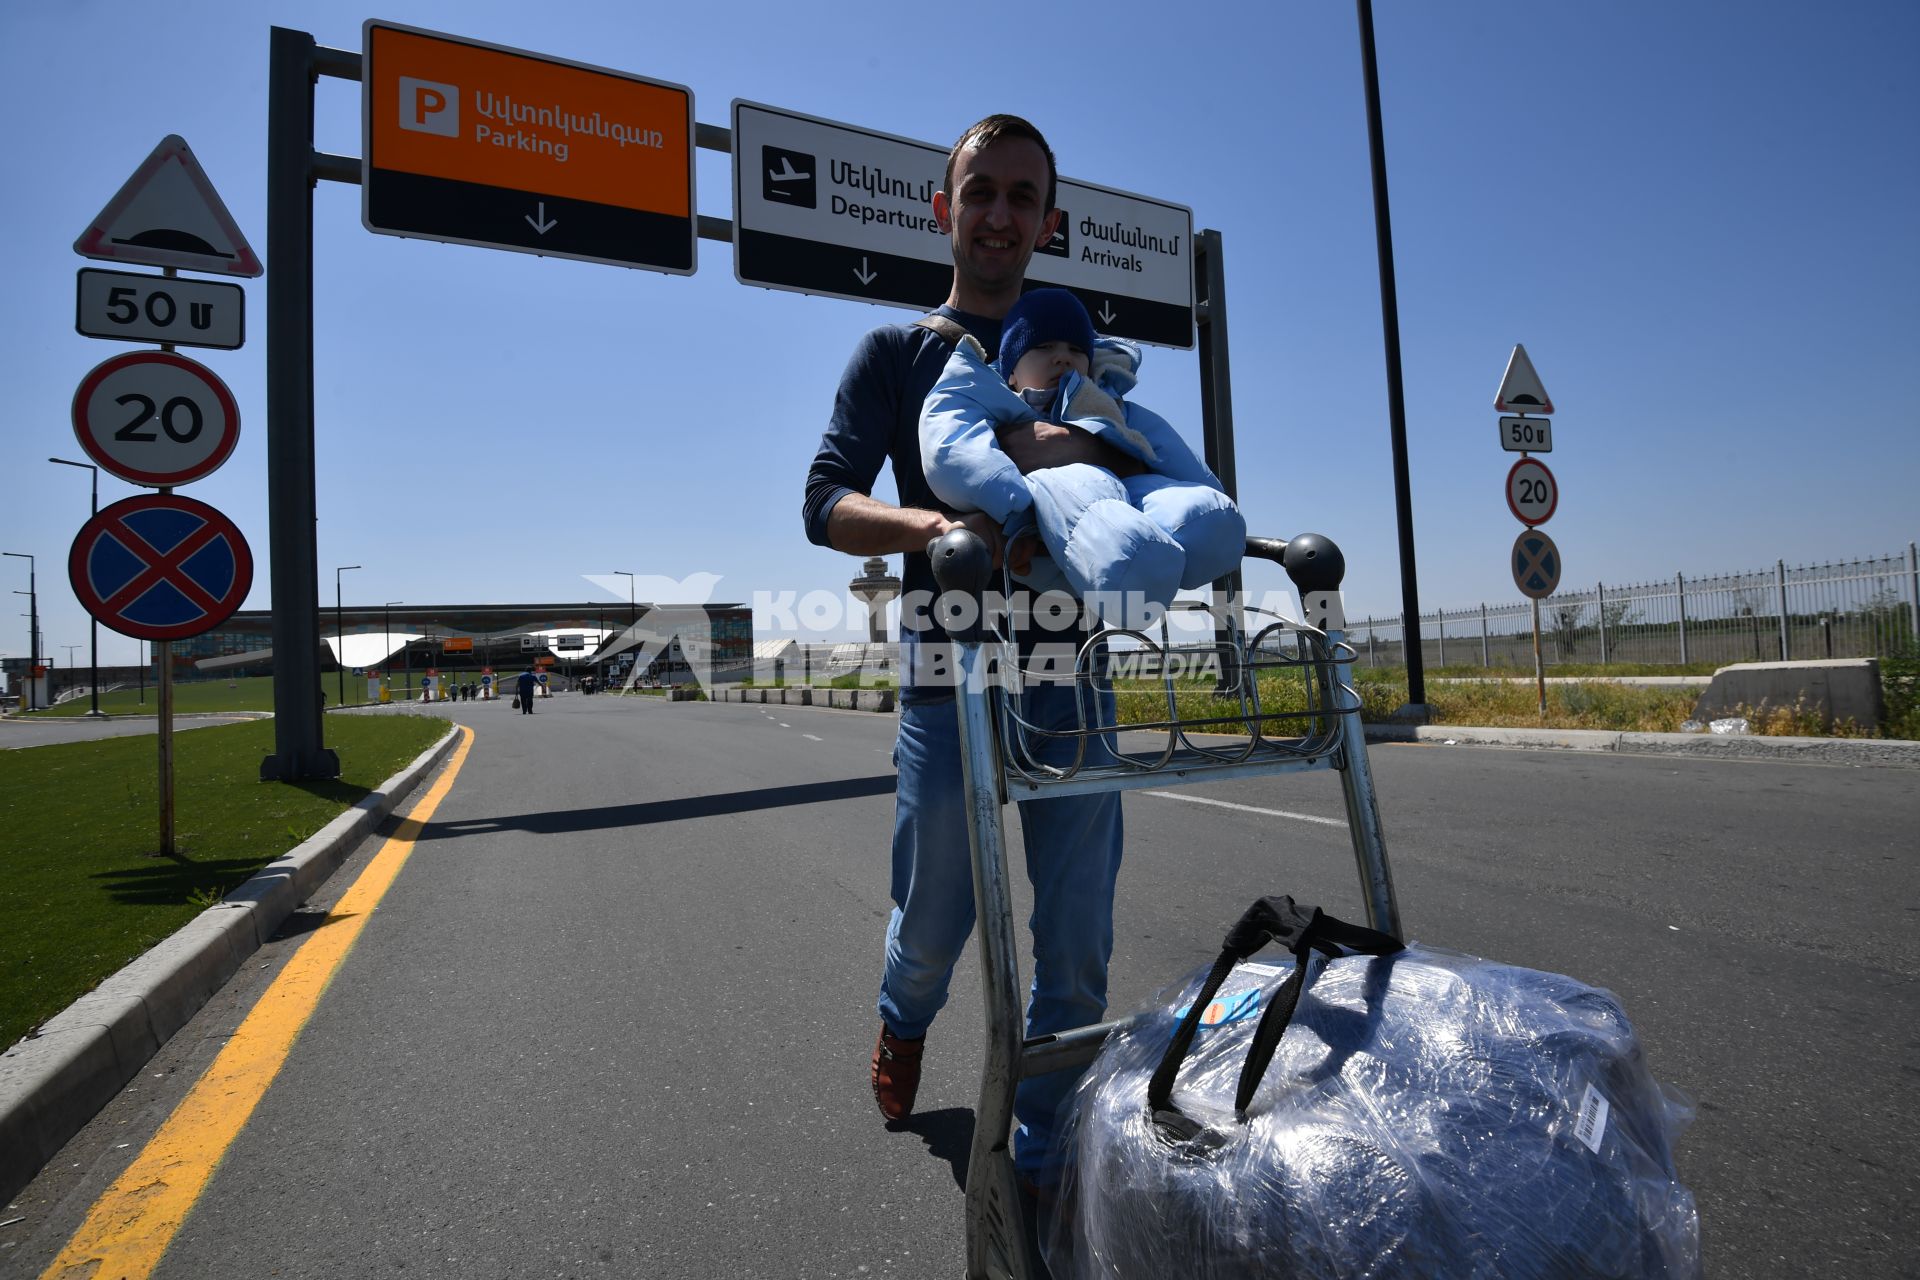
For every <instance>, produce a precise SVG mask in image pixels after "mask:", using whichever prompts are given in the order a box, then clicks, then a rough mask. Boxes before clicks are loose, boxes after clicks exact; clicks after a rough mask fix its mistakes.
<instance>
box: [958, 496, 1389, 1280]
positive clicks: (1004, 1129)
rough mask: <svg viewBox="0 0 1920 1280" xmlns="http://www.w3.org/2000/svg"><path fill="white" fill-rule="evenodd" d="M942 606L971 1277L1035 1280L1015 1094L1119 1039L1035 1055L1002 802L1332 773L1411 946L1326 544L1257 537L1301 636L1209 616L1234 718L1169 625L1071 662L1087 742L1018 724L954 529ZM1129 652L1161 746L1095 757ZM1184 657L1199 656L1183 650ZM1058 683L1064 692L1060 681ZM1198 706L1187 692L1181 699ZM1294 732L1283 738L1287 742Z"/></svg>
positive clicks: (1293, 629)
mask: <svg viewBox="0 0 1920 1280" xmlns="http://www.w3.org/2000/svg"><path fill="white" fill-rule="evenodd" d="M927 550H928V554H929V555H930V556H931V557H932V559H933V568H934V577H935V580H936V581H937V582H938V583H939V586H940V590H941V595H940V598H939V600H938V602H937V605H936V608H937V610H938V615H939V617H940V620H941V622H942V624H943V625H944V626H945V628H946V631H947V633H948V635H949V636H950V637H951V638H952V640H953V667H954V678H955V680H956V682H957V686H958V687H957V690H956V692H957V694H958V696H957V698H956V704H957V707H958V718H959V731H960V756H961V772H962V783H963V785H964V787H965V788H966V795H967V836H968V841H969V844H970V847H971V850H972V854H973V891H974V902H975V906H976V908H977V910H976V912H975V914H976V917H977V925H976V928H977V929H978V933H979V942H980V963H981V970H982V987H983V989H984V993H985V997H986V1040H987V1042H986V1052H985V1059H984V1063H983V1065H982V1071H981V1081H980V1102H979V1106H978V1108H977V1109H976V1111H975V1116H974V1130H973V1148H972V1154H971V1157H970V1159H969V1162H968V1166H967V1190H966V1199H967V1209H966V1215H967V1276H968V1277H969V1280H1033V1277H1034V1275H1035V1272H1034V1270H1033V1266H1032V1264H1031V1261H1030V1259H1029V1255H1028V1251H1027V1234H1026V1231H1025V1223H1024V1214H1025V1209H1024V1208H1023V1206H1022V1203H1021V1197H1020V1193H1019V1189H1018V1187H1017V1185H1016V1183H1015V1180H1014V1172H1013V1158H1012V1152H1011V1149H1010V1142H1011V1131H1012V1125H1013V1098H1014V1090H1015V1087H1016V1086H1017V1085H1018V1083H1019V1081H1020V1080H1021V1079H1022V1078H1023V1077H1025V1076H1030V1075H1039V1074H1043V1073H1045V1072H1048V1071H1058V1070H1064V1069H1068V1068H1073V1067H1078V1066H1081V1065H1084V1064H1086V1063H1088V1062H1091V1061H1092V1060H1093V1058H1094V1057H1095V1056H1096V1055H1097V1054H1098V1053H1099V1051H1100V1047H1101V1045H1102V1044H1104V1043H1105V1042H1106V1038H1107V1036H1108V1035H1109V1034H1110V1033H1111V1032H1113V1031H1115V1030H1116V1029H1119V1028H1121V1027H1123V1026H1124V1025H1126V1024H1125V1023H1124V1021H1114V1022H1104V1023H1100V1024H1097V1025H1095V1026H1090V1027H1082V1028H1079V1029H1078V1030H1074V1031H1069V1032H1064V1033H1061V1034H1058V1035H1050V1036H1042V1037H1039V1038H1037V1039H1034V1040H1027V1039H1025V1038H1024V1036H1023V1031H1024V1016H1023V1002H1022V1000H1021V992H1020V963H1019V956H1018V952H1017V949H1016V948H1017V939H1016V936H1015V928H1014V921H1013V898H1012V893H1011V889H1010V886H1009V882H1008V879H1007V858H1006V833H1005V829H1004V827H1003V824H1002V816H1003V815H1002V810H1003V808H1004V806H1005V805H1006V803H1007V801H1008V800H1009V799H1010V798H1011V799H1015V800H1027V799H1038V798H1042V797H1045V796H1065V795H1084V794H1088V793H1092V792H1104V791H1123V790H1133V789H1136V788H1140V787H1147V786H1154V787H1166V786H1178V785H1182V784H1185V783H1193V782H1205V781H1211V780H1216V779H1224V778H1244V777H1257V776H1263V775H1267V774H1278V773H1296V772H1302V771H1307V770H1313V769H1337V770H1339V771H1340V774H1341V779H1342V788H1343V791H1344V793H1345V797H1346V808H1347V825H1348V828H1349V831H1350V834H1351V836H1352V839H1353V853H1354V860H1355V862H1356V864H1357V866H1358V870H1359V874H1360V886H1361V892H1362V894H1363V896H1364V898H1365V901H1366V912H1367V923H1368V924H1369V925H1371V926H1372V927H1373V928H1375V929H1378V930H1381V931H1382V932H1385V933H1389V934H1392V935H1393V936H1394V937H1396V938H1397V937H1401V936H1402V934H1401V929H1400V916H1399V910H1398V908H1397V906H1396V905H1395V902H1394V894H1393V877H1392V873H1391V871H1390V870H1389V868H1388V865H1387V851H1386V841H1385V838H1384V836H1383V834H1382V831H1381V827H1380V814H1379V809H1378V807H1377V805H1376V804H1375V801H1374V790H1373V775H1372V772H1371V771H1370V769H1369V768H1368V764H1367V749H1366V741H1365V738H1364V736H1363V731H1362V726H1361V721H1360V697H1359V694H1358V693H1357V692H1356V690H1355V689H1354V685H1353V659H1354V653H1353V650H1352V649H1351V648H1350V647H1348V645H1347V644H1346V642H1345V640H1344V638H1343V631H1344V628H1345V619H1344V618H1343V617H1342V616H1341V608H1340V595H1339V588H1340V582H1341V578H1342V577H1343V576H1344V572H1345V565H1344V558H1343V557H1342V556H1341V554H1340V551H1339V548H1338V547H1336V546H1334V544H1333V543H1332V542H1331V541H1329V540H1328V539H1326V538H1323V537H1320V536H1319V535H1316V534H1302V535H1300V536H1298V537H1295V538H1293V539H1290V540H1287V541H1281V540H1278V539H1271V538H1249V539H1247V555H1248V556H1250V557H1258V558H1261V559H1267V560H1272V561H1274V562H1276V563H1278V564H1280V565H1281V566H1282V567H1283V568H1284V569H1285V570H1286V572H1287V576H1288V577H1289V578H1290V579H1291V580H1292V581H1293V584H1294V587H1295V589H1296V590H1297V591H1298V592H1299V594H1300V600H1301V605H1302V609H1303V611H1304V612H1305V614H1306V616H1307V621H1306V622H1304V623H1303V622H1295V621H1289V620H1286V619H1283V618H1280V617H1278V616H1277V615H1266V617H1269V618H1271V621H1270V622H1265V623H1263V624H1262V625H1258V626H1255V627H1254V628H1253V629H1252V634H1251V635H1249V627H1248V621H1247V618H1246V616H1245V614H1246V613H1252V614H1255V615H1258V612H1259V611H1257V610H1249V611H1245V612H1244V613H1243V611H1242V610H1241V609H1240V608H1238V607H1237V606H1235V607H1228V608H1225V609H1213V608H1209V607H1208V606H1198V607H1199V608H1202V609H1206V610H1207V612H1209V613H1211V614H1213V621H1214V627H1215V639H1214V642H1213V644H1212V645H1210V646H1200V648H1199V652H1201V653H1204V654H1207V655H1210V656H1211V658H1212V660H1213V661H1212V664H1211V665H1212V666H1213V667H1214V668H1215V669H1216V670H1217V684H1216V686H1215V689H1214V694H1215V696H1216V697H1224V698H1225V699H1227V700H1228V702H1229V704H1230V705H1232V706H1233V707H1235V708H1236V709H1235V710H1233V711H1232V712H1231V713H1230V714H1219V713H1218V712H1217V708H1216V713H1215V714H1211V715H1206V716H1200V717H1192V718H1186V719H1183V718H1182V717H1181V716H1180V714H1179V698H1180V697H1181V696H1185V694H1183V692H1182V691H1181V690H1179V689H1178V688H1177V686H1176V684H1175V674H1174V665H1175V664H1174V663H1172V662H1170V661H1169V660H1168V659H1169V656H1170V654H1172V652H1173V647H1172V644H1171V632H1170V631H1169V629H1168V627H1167V623H1166V621H1165V620H1164V619H1163V620H1162V622H1161V623H1160V626H1159V632H1160V636H1161V640H1159V641H1156V640H1155V639H1154V638H1153V636H1151V635H1149V634H1147V633H1144V632H1140V631H1126V630H1118V629H1106V630H1101V631H1097V632H1095V633H1093V634H1092V635H1090V636H1089V637H1088V638H1087V639H1085V640H1084V641H1083V642H1082V643H1080V645H1079V646H1078V651H1077V657H1076V661H1075V666H1074V670H1073V672H1072V673H1071V674H1070V677H1069V678H1071V679H1072V680H1073V681H1074V682H1075V685H1076V691H1077V695H1078V696H1076V699H1075V701H1076V703H1077V705H1078V706H1079V707H1080V716H1079V722H1078V724H1077V726H1076V727H1074V728H1072V729H1068V730H1065V731H1061V730H1059V729H1058V728H1054V729H1051V730H1042V729H1040V728H1039V727H1037V726H1034V725H1031V724H1028V723H1027V722H1026V721H1025V720H1023V719H1022V717H1021V713H1020V710H1019V700H1018V698H1017V697H1010V696H1008V695H1009V693H1010V691H1017V690H1018V689H1019V688H1020V687H1021V685H1022V684H1023V683H1024V680H1025V675H1026V673H1025V672H1023V671H1022V669H1021V665H1020V660H1019V656H1018V652H1017V650H1016V649H1015V648H1014V646H1013V645H1012V643H1011V641H1010V637H1009V635H1008V629H1007V627H1006V625H1005V624H1004V620H1001V619H996V618H995V617H994V616H993V615H992V613H991V611H990V610H989V608H988V607H987V602H988V596H987V593H988V590H989V588H990V587H992V586H993V585H995V584H996V582H998V583H999V584H1000V585H1001V586H1003V587H1005V586H1009V585H1010V584H1008V583H1007V582H1006V580H1005V579H1004V578H1000V577H997V576H996V574H995V572H994V567H993V563H992V555H991V552H989V551H988V549H987V546H986V544H985V543H984V542H982V541H981V540H980V539H979V538H977V537H975V536H974V535H973V534H971V533H968V532H966V531H964V530H955V531H953V532H952V533H949V534H947V535H945V536H943V537H941V538H938V539H936V540H935V541H934V542H933V543H932V544H931V545H929V547H928V549H927ZM1119 636H1128V637H1131V638H1132V639H1133V640H1134V641H1135V642H1136V643H1137V644H1138V645H1140V646H1141V648H1140V650H1138V652H1144V653H1146V654H1147V655H1149V657H1150V658H1151V659H1152V665H1153V666H1154V668H1155V671H1156V673H1157V675H1158V677H1159V680H1160V683H1161V685H1162V687H1163V688H1164V691H1165V696H1166V705H1167V714H1166V716H1165V717H1164V718H1162V719H1159V720H1157V721H1153V722H1150V723H1147V724H1144V725H1138V724H1136V725H1130V726H1127V731H1129V732H1132V731H1135V730H1144V731H1149V732H1154V733H1164V734H1165V735H1166V742H1165V743H1164V745H1161V746H1159V747H1157V748H1155V749H1154V750H1151V751H1148V752H1145V753H1140V754H1130V753H1127V752H1124V751H1115V752H1108V751H1105V750H1104V749H1101V750H1089V744H1096V745H1097V744H1098V742H1099V741H1100V740H1102V739H1104V738H1105V735H1107V734H1110V733H1113V732H1114V731H1115V726H1112V725H1107V724H1103V723H1101V722H1100V720H1099V718H1098V716H1097V715H1095V716H1089V715H1088V709H1089V705H1090V704H1091V705H1093V706H1097V705H1098V703H1097V701H1096V699H1095V697H1094V696H1093V695H1095V694H1096V693H1100V692H1104V691H1106V690H1108V689H1110V688H1111V681H1112V674H1111V661H1112V648H1111V644H1110V642H1111V641H1112V640H1113V639H1115V638H1117V637H1119ZM1181 652H1182V653H1184V654H1188V655H1191V654H1193V653H1194V652H1195V650H1194V649H1193V648H1187V649H1184V650H1182V651H1181ZM1274 671H1278V672H1280V673H1282V675H1284V676H1286V677H1288V678H1290V679H1297V680H1299V681H1300V682H1301V684H1302V686H1303V688H1304V690H1305V707H1306V709H1305V710H1301V711H1291V710H1290V711H1274V710H1268V709H1265V708H1263V706H1262V703H1261V691H1260V687H1259V684H1258V677H1259V676H1260V675H1261V674H1262V673H1263V672H1274ZM1050 678H1055V679H1058V678H1060V676H1059V675H1058V674H1057V673H1056V674H1054V675H1053V676H1051V677H1050ZM1187 692H1188V693H1190V692H1191V691H1187ZM1222 731H1228V732H1229V733H1230V734H1231V736H1232V740H1231V741H1229V742H1227V743H1225V744H1221V743H1218V742H1203V741H1200V740H1199V737H1198V735H1202V734H1206V735H1213V734H1218V733H1221V732H1222ZM1283 731H1284V732H1283ZM1041 739H1044V740H1046V741H1047V742H1049V743H1053V742H1058V741H1059V740H1061V739H1068V740H1078V742H1077V746H1076V747H1075V748H1074V750H1073V759H1072V761H1071V762H1070V763H1068V764H1064V765H1061V764H1053V763H1045V762H1043V761H1042V760H1041V759H1040V755H1039V753H1038V752H1037V751H1036V749H1035V748H1036V746H1037V745H1038V744H1039V741H1040V740H1041Z"/></svg>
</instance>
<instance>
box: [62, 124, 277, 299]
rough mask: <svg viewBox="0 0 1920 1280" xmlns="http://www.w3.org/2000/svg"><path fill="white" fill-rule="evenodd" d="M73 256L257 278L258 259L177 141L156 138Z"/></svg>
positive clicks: (188, 151) (170, 136)
mask: <svg viewBox="0 0 1920 1280" xmlns="http://www.w3.org/2000/svg"><path fill="white" fill-rule="evenodd" d="M73 251H74V252H75V253H78V254H81V255H83V256H85V257H88V258H103V259H105V260H106V261H108V262H137V263H144V264H145V265H147V266H153V267H179V268H182V269H184V270H187V271H216V272H219V273H221V274H222V275H230V276H257V275H259V274H260V259H258V258H256V257H254V255H253V250H252V248H250V247H249V246H248V244H247V238H246V237H245V236H243V235H241V234H240V228H239V226H238V225H237V224H236V223H235V222H234V220H233V215H232V214H230V213H228V212H227V206H226V205H225V204H224V203H222V202H221V199H220V193H219V192H217V191H215V190H214V189H213V183H211V182H209V181H207V171H206V170H204V169H202V168H201V167H200V162H199V161H198V160H196V159H194V158H193V151H192V150H191V149H190V148H189V147H188V146H187V141H186V139H185V138H182V137H180V136H179V135H178V134H172V133H170V134H168V135H167V136H166V137H164V138H162V139H161V140H160V145H159V146H157V147H155V148H154V149H153V154H152V155H150V156H148V157H147V158H146V160H145V161H144V162H143V163H142V164H141V165H140V167H139V168H138V169H135V170H134V171H133V176H132V177H131V178H128V179H127V181H126V185H124V186H122V187H121V188H120V191H119V193H118V194H117V195H115V196H114V197H113V199H111V200H109V201H107V207H106V208H104V209H102V210H101V211H100V216H99V217H97V218H95V219H94V220H93V223H92V225H90V226H89V227H88V228H87V229H86V230H85V231H83V232H81V234H80V238H79V239H78V240H75V241H74V242H73Z"/></svg>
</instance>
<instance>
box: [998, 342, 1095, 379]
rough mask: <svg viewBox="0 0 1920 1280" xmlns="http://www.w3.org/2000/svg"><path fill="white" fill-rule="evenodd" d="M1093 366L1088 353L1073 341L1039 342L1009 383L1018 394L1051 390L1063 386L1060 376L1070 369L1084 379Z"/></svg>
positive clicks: (1026, 355) (1029, 350)
mask: <svg viewBox="0 0 1920 1280" xmlns="http://www.w3.org/2000/svg"><path fill="white" fill-rule="evenodd" d="M1091 367H1092V366H1091V365H1090V364H1089V363H1088V361H1087V353H1086V352H1084V351H1082V350H1081V349H1080V348H1078V347H1076V346H1074V345H1073V344H1072V343H1070V342H1039V343H1035V344H1034V345H1033V346H1031V347H1028V348H1027V350H1026V353H1025V354H1024V355H1022V356H1021V357H1020V359H1019V360H1018V361H1016V362H1015V363H1014V366H1013V377H1011V378H1009V379H1007V381H1008V382H1009V383H1010V384H1011V385H1012V387H1013V389H1014V390H1015V391H1031V390H1033V389H1035V388H1040V389H1041V390H1045V391H1051V390H1053V389H1054V388H1055V387H1057V386H1059V385H1060V376H1061V375H1062V374H1064V373H1065V372H1066V371H1067V370H1069V369H1072V370H1074V371H1076V372H1077V373H1079V375H1080V376H1081V377H1083V378H1084V377H1086V376H1087V370H1088V369H1089V368H1091Z"/></svg>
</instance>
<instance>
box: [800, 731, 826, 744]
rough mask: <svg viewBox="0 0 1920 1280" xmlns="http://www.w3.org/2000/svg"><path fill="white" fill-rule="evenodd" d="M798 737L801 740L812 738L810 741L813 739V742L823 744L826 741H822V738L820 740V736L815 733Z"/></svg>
mask: <svg viewBox="0 0 1920 1280" xmlns="http://www.w3.org/2000/svg"><path fill="white" fill-rule="evenodd" d="M800 736H801V737H803V738H812V739H813V740H814V741H815V742H824V741H826V739H824V738H822V737H821V736H820V735H819V734H817V733H803V734H801V735H800Z"/></svg>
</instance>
